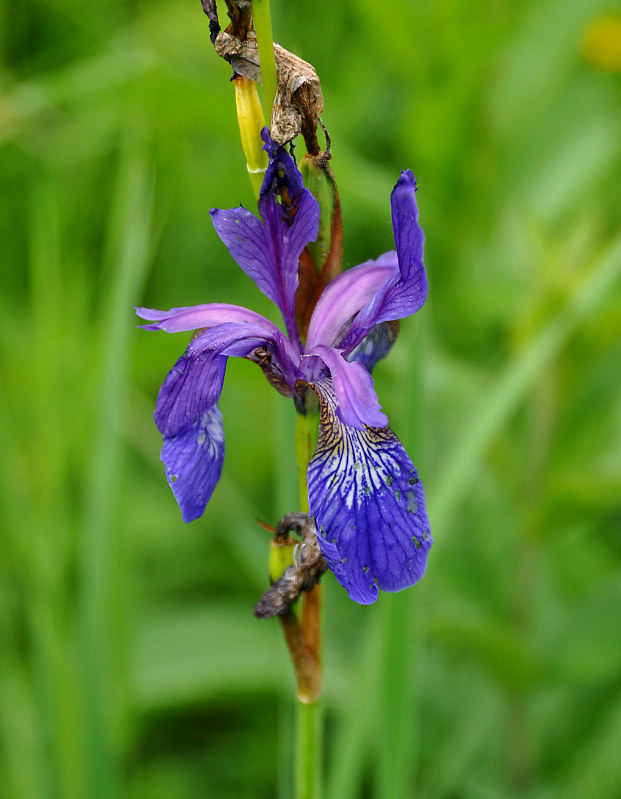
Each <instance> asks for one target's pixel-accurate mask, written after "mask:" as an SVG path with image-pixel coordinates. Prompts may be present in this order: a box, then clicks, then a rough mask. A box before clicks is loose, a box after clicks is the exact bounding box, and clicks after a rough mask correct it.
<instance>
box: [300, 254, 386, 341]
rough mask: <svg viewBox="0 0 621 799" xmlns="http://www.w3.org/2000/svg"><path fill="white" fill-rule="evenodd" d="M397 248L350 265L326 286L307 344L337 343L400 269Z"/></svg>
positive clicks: (314, 314)
mask: <svg viewBox="0 0 621 799" xmlns="http://www.w3.org/2000/svg"><path fill="white" fill-rule="evenodd" d="M398 269H399V266H398V263H397V254H396V252H387V253H384V255H381V256H380V257H379V258H378V259H377V260H376V261H369V262H368V263H365V264H360V266H355V267H354V268H353V269H348V270H347V271H346V272H342V273H341V274H340V275H338V276H337V277H335V278H334V280H333V281H332V282H331V283H329V284H328V285H327V286H326V288H325V289H324V290H323V292H322V294H321V297H320V298H319V301H318V303H317V305H316V306H315V310H314V311H313V315H312V317H311V321H310V324H309V326H308V335H307V337H306V346H307V347H308V348H311V347H314V346H315V345H316V344H327V345H328V346H332V344H334V342H335V340H336V337H337V334H338V333H339V331H340V330H341V328H342V327H343V325H345V324H346V322H347V321H348V320H349V319H351V317H352V316H354V314H356V313H358V311H359V310H360V309H361V308H364V306H365V305H366V304H367V303H368V302H369V300H370V299H371V298H372V297H373V296H374V295H375V294H376V293H377V292H378V291H379V290H380V288H381V287H382V286H384V285H385V284H386V283H388V282H389V281H390V280H391V278H392V277H393V275H394V274H395V273H397V272H398Z"/></svg>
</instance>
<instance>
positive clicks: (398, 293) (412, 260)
mask: <svg viewBox="0 0 621 799" xmlns="http://www.w3.org/2000/svg"><path fill="white" fill-rule="evenodd" d="M415 192H416V181H415V179H414V175H413V174H412V173H411V172H410V170H409V169H408V170H406V171H404V172H402V173H401V177H400V178H399V180H398V181H397V183H396V185H395V187H394V189H393V191H392V194H391V198H390V200H391V207H392V225H393V231H394V236H395V244H396V247H397V258H398V262H399V268H398V271H395V273H394V275H393V277H392V278H391V280H389V281H388V282H386V283H384V284H383V285H382V286H381V287H380V289H379V290H378V291H377V293H376V294H375V295H374V296H373V297H372V298H371V299H370V301H369V302H368V303H367V304H366V305H365V307H364V308H362V310H361V311H360V313H359V314H358V316H357V317H356V318H355V320H354V322H353V324H352V326H351V328H350V330H349V331H348V332H347V334H346V336H345V337H344V338H343V341H342V342H340V343H339V347H341V348H342V349H344V350H346V351H347V352H351V350H352V349H354V348H355V347H356V346H357V345H358V344H359V343H360V342H361V341H362V339H363V338H364V337H365V336H366V335H367V333H369V331H370V330H371V328H372V327H373V326H374V325H376V324H379V323H381V322H391V321H394V320H396V319H405V318H406V317H408V316H411V315H412V314H413V313H416V311H418V309H419V308H420V307H421V306H422V305H423V304H424V302H425V300H426V299H427V289H428V286H427V273H426V272H425V266H424V264H423V245H424V242H425V236H424V234H423V231H422V229H421V227H420V225H419V222H418V206H417V204H416V195H415Z"/></svg>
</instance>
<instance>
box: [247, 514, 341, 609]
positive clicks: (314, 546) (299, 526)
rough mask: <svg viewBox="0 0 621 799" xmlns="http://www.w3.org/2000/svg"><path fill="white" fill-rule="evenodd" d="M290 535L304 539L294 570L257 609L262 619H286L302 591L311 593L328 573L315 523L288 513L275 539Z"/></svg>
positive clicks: (287, 570) (259, 603)
mask: <svg viewBox="0 0 621 799" xmlns="http://www.w3.org/2000/svg"><path fill="white" fill-rule="evenodd" d="M290 532H295V533H298V534H299V535H301V536H302V541H301V543H300V544H299V545H298V547H297V548H296V551H295V555H294V559H295V563H294V565H293V566H289V567H288V568H287V569H285V572H284V574H283V575H282V577H281V578H280V579H279V580H277V581H276V582H275V583H274V585H273V586H272V587H271V588H269V589H268V590H267V591H266V592H265V593H264V594H263V597H262V598H261V601H260V602H258V603H257V604H256V605H255V608H254V615H255V616H257V617H258V618H259V619H269V618H271V617H272V616H283V615H284V614H286V613H287V612H288V611H289V609H290V607H291V605H292V604H293V603H294V602H295V601H296V599H297V598H298V597H299V596H300V594H301V593H302V592H303V591H310V590H311V589H312V588H314V586H315V585H316V584H317V583H318V582H319V579H320V578H321V576H322V575H323V574H325V572H326V571H327V570H328V564H327V563H326V562H325V560H324V558H323V555H322V554H321V550H320V549H319V545H318V543H317V532H316V530H315V522H314V521H313V519H312V518H311V517H310V516H308V515H307V514H306V513H301V512H298V513H288V514H287V515H286V516H283V517H282V519H281V520H280V522H279V523H278V527H277V528H276V533H275V536H274V538H275V539H279V538H285V537H287V536H288V535H289V533H290Z"/></svg>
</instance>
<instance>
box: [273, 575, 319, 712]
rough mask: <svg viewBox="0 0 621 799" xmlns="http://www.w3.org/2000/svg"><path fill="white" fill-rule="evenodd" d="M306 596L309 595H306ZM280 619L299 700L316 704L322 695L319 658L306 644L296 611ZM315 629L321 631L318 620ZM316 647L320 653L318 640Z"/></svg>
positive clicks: (287, 613)
mask: <svg viewBox="0 0 621 799" xmlns="http://www.w3.org/2000/svg"><path fill="white" fill-rule="evenodd" d="M318 588H319V586H316V587H315V588H314V589H313V590H312V591H311V592H309V593H311V594H312V593H314V592H315V591H317V589H318ZM305 596H307V595H306V594H305ZM315 615H316V614H315ZM279 618H280V623H281V625H282V629H283V633H284V635H285V641H286V642H287V647H288V649H289V654H290V655H291V662H292V663H293V668H294V670H295V676H296V679H297V683H298V698H299V699H300V701H301V702H314V701H315V700H316V699H318V698H319V696H320V694H321V666H320V664H319V658H318V657H317V655H316V654H315V652H314V651H313V649H311V647H310V646H309V645H308V643H307V642H306V640H305V638H304V636H303V634H302V625H301V624H300V622H299V621H298V617H297V616H296V615H295V613H294V611H293V610H288V611H287V612H286V613H285V614H284V615H282V616H280V617H279ZM315 628H316V629H317V631H318V630H319V624H318V618H317V619H316V621H315ZM314 646H316V647H317V649H316V650H315V651H318V647H319V640H318V639H317V640H316V641H315V642H314Z"/></svg>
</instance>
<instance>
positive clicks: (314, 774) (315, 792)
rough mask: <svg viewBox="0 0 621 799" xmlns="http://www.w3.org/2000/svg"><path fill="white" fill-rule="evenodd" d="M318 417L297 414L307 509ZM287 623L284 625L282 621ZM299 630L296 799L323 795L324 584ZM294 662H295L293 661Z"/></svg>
mask: <svg viewBox="0 0 621 799" xmlns="http://www.w3.org/2000/svg"><path fill="white" fill-rule="evenodd" d="M318 424H319V418H318V413H317V411H316V410H314V409H311V410H310V412H309V413H307V414H306V415H304V414H298V416H297V424H296V436H295V451H296V463H297V467H298V476H299V480H300V507H301V508H302V509H303V510H304V512H305V513H308V484H307V471H308V464H309V462H310V459H311V457H312V454H313V452H314V450H315V446H316V444H317V431H318ZM283 626H284V625H283ZM300 633H301V638H302V641H303V643H304V647H305V649H306V652H307V656H308V660H309V662H310V663H312V664H314V669H313V670H312V680H311V682H310V684H309V685H308V686H304V687H305V688H307V690H304V691H302V690H300V687H301V686H300V680H299V678H298V695H297V700H298V701H297V707H296V717H297V721H296V758H295V791H296V792H295V796H296V799H319V797H320V796H321V789H320V783H321V763H322V753H321V741H322V721H321V702H320V698H321V687H322V686H321V683H322V673H321V659H320V655H321V585H320V584H319V583H318V584H317V585H316V586H315V587H314V588H313V589H312V590H311V591H308V592H305V593H304V594H303V595H302V611H301V621H300ZM294 665H295V663H294Z"/></svg>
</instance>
